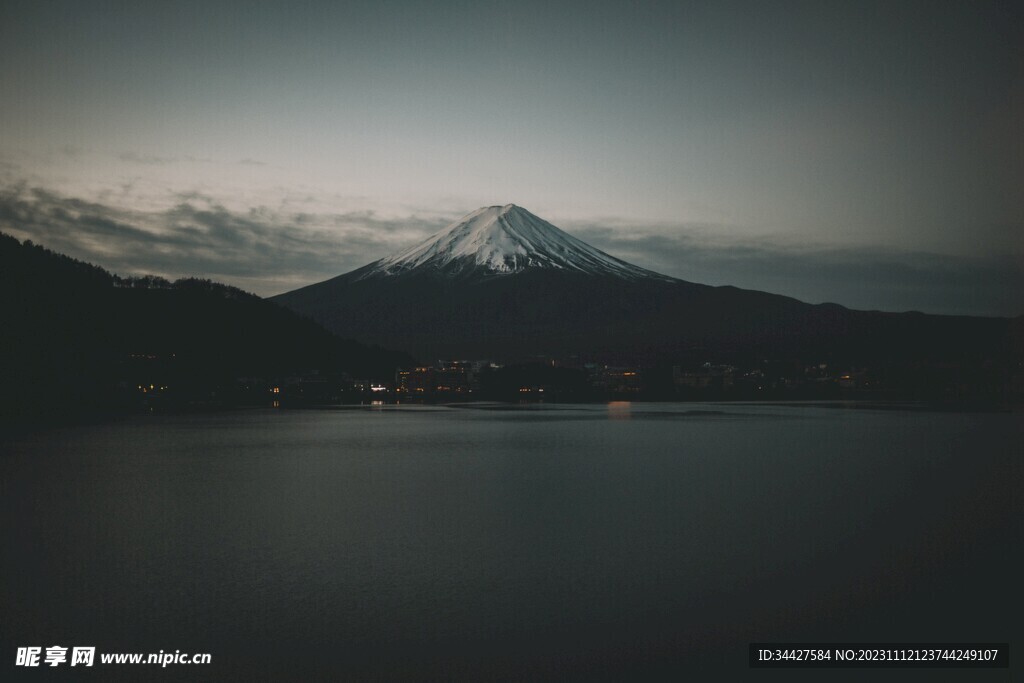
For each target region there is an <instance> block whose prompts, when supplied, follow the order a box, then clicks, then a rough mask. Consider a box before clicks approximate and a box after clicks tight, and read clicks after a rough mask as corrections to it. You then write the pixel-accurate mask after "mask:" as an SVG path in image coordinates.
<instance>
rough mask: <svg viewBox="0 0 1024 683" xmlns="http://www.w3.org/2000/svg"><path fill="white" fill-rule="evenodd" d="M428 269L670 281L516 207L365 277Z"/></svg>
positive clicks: (471, 220) (467, 223) (491, 211)
mask: <svg viewBox="0 0 1024 683" xmlns="http://www.w3.org/2000/svg"><path fill="white" fill-rule="evenodd" d="M424 268H429V269H432V270H438V271H443V272H446V273H450V274H452V275H463V274H469V273H479V274H483V275H506V274H512V273H517V272H521V271H524V270H527V269H532V268H548V269H557V270H566V271H578V272H581V273H587V274H591V275H612V276H615V277H620V278H625V279H628V280H637V279H647V278H654V279H659V280H671V279H672V278H669V277H666V276H664V275H659V274H658V273H654V272H652V271H649V270H645V269H643V268H640V267H638V266H634V265H632V264H629V263H626V262H625V261H620V260H619V259H617V258H615V257H613V256H609V255H608V254H606V253H604V252H603V251H600V250H598V249H595V248H594V247H592V246H590V245H589V244H586V243H585V242H582V241H580V240H578V239H576V238H575V237H573V236H572V235H569V234H568V233H566V232H563V231H562V230H560V229H558V228H556V227H555V226H554V225H552V224H551V223H548V222H547V221H545V220H544V219H542V218H539V217H537V216H535V215H533V214H532V213H530V212H529V211H527V210H526V209H524V208H522V207H519V206H516V205H515V204H506V205H505V206H486V207H483V208H480V209H477V210H476V211H473V212H472V213H470V214H468V215H466V216H464V217H463V218H461V219H460V220H458V221H456V222H454V223H452V224H451V225H449V226H448V227H446V228H444V229H443V230H441V232H439V233H437V234H435V235H433V236H431V237H429V238H427V240H426V241H424V242H422V243H421V244H418V245H416V246H414V247H412V248H410V249H407V250H406V251H403V252H401V253H399V254H395V255H394V256H389V257H387V258H384V259H381V260H380V261H377V262H376V263H373V264H370V266H368V267H367V269H366V272H365V274H364V275H363V276H362V277H361V278H360V279H364V278H367V277H373V276H382V275H400V274H404V273H408V272H410V271H413V270H421V269H424Z"/></svg>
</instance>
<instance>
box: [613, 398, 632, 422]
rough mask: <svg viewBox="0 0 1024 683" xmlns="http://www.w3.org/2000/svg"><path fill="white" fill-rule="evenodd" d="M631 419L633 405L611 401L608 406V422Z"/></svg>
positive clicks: (627, 402) (626, 402)
mask: <svg viewBox="0 0 1024 683" xmlns="http://www.w3.org/2000/svg"><path fill="white" fill-rule="evenodd" d="M632 417H633V404H632V403H631V402H629V401H611V402H610V403H609V404H608V419H609V420H630V419H632Z"/></svg>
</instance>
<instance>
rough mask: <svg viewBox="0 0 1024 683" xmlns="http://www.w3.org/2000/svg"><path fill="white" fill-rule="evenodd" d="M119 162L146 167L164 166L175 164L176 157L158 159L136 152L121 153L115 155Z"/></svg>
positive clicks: (151, 155)
mask: <svg viewBox="0 0 1024 683" xmlns="http://www.w3.org/2000/svg"><path fill="white" fill-rule="evenodd" d="M117 158H118V159H120V160H121V161H127V162H129V163H132V164H144V165H146V166H164V165H167V164H174V163H177V161H178V158H177V157H160V156H155V155H153V154H139V153H138V152H121V153H120V154H118V155H117Z"/></svg>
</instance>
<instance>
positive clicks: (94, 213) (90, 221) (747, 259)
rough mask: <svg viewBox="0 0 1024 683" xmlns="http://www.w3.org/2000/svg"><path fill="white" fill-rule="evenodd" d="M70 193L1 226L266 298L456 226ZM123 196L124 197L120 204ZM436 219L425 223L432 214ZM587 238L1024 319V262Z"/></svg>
mask: <svg viewBox="0 0 1024 683" xmlns="http://www.w3.org/2000/svg"><path fill="white" fill-rule="evenodd" d="M112 196H115V195H113V194H107V195H102V201H87V200H84V199H80V198H77V197H69V196H64V195H61V194H58V193H55V192H52V191H49V190H46V189H43V188H39V187H32V186H31V185H30V184H28V183H26V182H21V183H17V184H11V185H8V186H7V187H6V188H0V230H2V231H4V232H8V233H11V234H14V235H15V236H17V237H19V238H21V239H26V238H28V239H32V240H33V241H35V242H38V243H40V244H43V245H45V246H47V247H49V248H51V249H53V250H55V251H59V252H62V253H66V254H68V255H70V256H73V257H75V258H79V259H82V260H85V261H89V262H92V263H96V264H98V265H101V266H103V267H105V268H108V269H110V270H112V271H114V272H116V273H119V274H122V275H127V274H146V273H152V274H155V275H162V276H164V277H169V278H177V277H183V276H198V277H208V278H211V279H214V280H218V281H221V282H226V283H228V284H233V285H235V286H238V287H242V288H243V289H246V290H248V291H252V292H255V293H257V294H260V295H263V296H269V295H272V294H277V293H280V292H284V291H287V290H290V289H294V288H296V287H301V286H303V285H306V284H311V283H313V282H318V281H321V280H324V279H327V278H330V277H334V276H336V275H339V274H341V273H345V272H348V271H350V270H353V269H355V268H358V267H360V266H363V265H365V264H367V263H369V262H371V261H374V260H376V259H378V258H381V257H383V256H386V255H388V254H391V253H394V252H395V251H398V250H400V249H403V248H406V247H408V246H410V245H412V244H415V243H416V242H417V241H420V240H422V239H424V238H426V237H427V236H428V235H430V234H431V233H433V232H436V231H437V230H439V229H441V228H442V227H444V225H445V224H446V223H447V222H448V220H449V219H450V218H451V217H450V216H446V215H438V214H436V213H431V212H419V213H417V212H415V211H412V215H409V216H406V217H396V218H391V217H389V218H384V217H381V216H379V215H378V214H376V213H374V212H373V211H351V212H345V213H324V212H316V211H312V210H309V209H308V208H307V207H306V205H305V204H304V203H303V202H296V203H294V204H293V206H295V207H296V209H300V208H301V209H304V210H292V209H290V208H289V205H287V204H282V206H281V207H278V208H276V209H273V208H267V207H264V206H259V207H253V208H251V209H248V210H231V209H228V208H226V207H225V206H224V205H223V204H221V203H220V202H219V201H218V200H217V199H216V198H215V197H213V196H211V195H208V194H204V193H202V192H198V191H191V192H184V193H176V194H168V195H167V198H168V199H169V203H167V204H166V205H165V206H164V208H161V209H159V210H148V211H140V210H132V209H127V208H123V207H120V206H115V205H113V204H110V203H107V202H109V201H114V200H112V199H110V197H112ZM117 199H120V198H117ZM423 216H427V217H423ZM565 227H566V229H567V230H568V231H569V232H571V233H572V234H573V235H575V236H576V237H579V238H580V239H582V240H584V241H586V242H588V243H590V244H592V245H594V246H595V247H597V248H599V249H602V250H604V251H606V252H608V253H610V254H613V255H615V256H617V257H619V258H622V259H625V260H627V261H630V262H633V263H636V264H637V265H641V266H643V267H645V268H650V269H652V270H656V271H659V272H662V273H666V274H668V275H673V276H675V277H679V278H682V279H684V280H689V281H692V282H701V283H706V284H711V285H734V286H737V287H744V288H749V289H759V290H763V291H769V292H775V293H778V294H786V295H789V296H793V297H796V298H798V299H801V300H803V301H809V302H813V303H819V302H824V301H833V302H836V303H840V304H843V305H845V306H849V307H851V308H862V309H881V310H921V311H925V312H929V313H955V314H971V315H1019V314H1021V313H1024V300H1022V296H1024V295H1022V293H1024V259H1021V258H1020V257H1019V256H1016V257H1015V256H1011V255H1005V256H992V257H986V258H983V257H968V256H950V255H940V254H934V253H925V252H914V251H894V250H891V249H881V248H871V247H837V246H830V245H821V244H793V243H784V242H782V241H772V240H766V239H740V238H736V237H727V236H726V235H728V234H730V230H727V229H726V228H727V227H728V226H716V225H710V224H683V225H676V226H667V225H658V226H629V225H628V224H627V223H625V222H624V221H621V220H612V219H609V220H608V221H601V222H600V223H569V224H566V225H565Z"/></svg>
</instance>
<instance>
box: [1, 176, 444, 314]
mask: <svg viewBox="0 0 1024 683" xmlns="http://www.w3.org/2000/svg"><path fill="white" fill-rule="evenodd" d="M174 198H175V200H176V203H175V204H174V205H173V206H171V207H170V208H167V209H164V210H161V211H148V212H144V211H133V210H130V209H125V208H121V207H117V206H111V205H108V204H103V203H98V202H90V201H86V200H82V199H79V198H75V197H65V196H62V195H59V194H56V193H54V192H50V191H48V190H45V189H42V188H30V187H28V186H27V185H24V184H22V185H18V186H12V187H9V188H7V189H5V190H2V191H0V230H2V231H4V232H8V233H11V234H13V235H15V236H17V237H19V238H22V239H32V240H33V241H35V242H38V243H40V244H43V245H44V246H46V247H48V248H50V249H53V250H54V251H58V252H61V253H65V254H68V255H70V256H73V257H75V258H79V259H82V260H85V261H89V262H92V263H96V264H98V265H101V266H103V267H105V268H108V269H110V270H112V271H113V272H116V273H119V274H123V275H125V274H143V273H152V274H156V275H163V276H165V277H170V278H176V277H183V276H200V277H209V278H212V279H215V280H219V281H222V282H226V283H229V284H234V285H237V286H239V287H243V288H245V289H247V290H249V291H254V292H256V293H257V294H260V295H264V296H268V295H271V294H277V293H280V292H282V291H286V290H288V289H292V288H294V287H299V286H302V285H305V284H309V283H311V282H316V281H319V280H322V279H325V278H328V277H333V276H335V275H338V274H341V273H343V272H347V271H349V270H352V269H354V268H357V267H359V266H362V265H364V264H365V263H368V262H369V261H372V260H375V259H377V258H380V257H382V256H385V255H387V254H388V253H390V252H391V251H393V250H394V249H396V248H398V247H399V246H403V245H404V244H406V243H407V242H408V241H410V239H409V238H410V234H411V235H413V236H414V238H422V237H423V236H426V235H427V234H429V233H430V232H432V231H435V230H437V229H438V228H440V227H441V226H442V225H443V222H441V223H438V222H437V221H436V220H430V219H419V218H416V217H412V218H409V219H405V220H397V219H381V218H378V217H377V216H376V215H375V214H373V213H372V212H353V213H348V214H288V215H285V214H281V213H279V212H276V211H272V210H269V209H266V208H262V207H261V208H254V209H251V210H249V211H247V212H234V211H230V210H228V209H226V208H225V207H224V206H222V205H220V204H218V203H217V202H216V201H215V200H214V199H213V198H212V197H209V196H206V195H203V194H200V193H186V194H179V195H176V196H175V197H174ZM412 241H414V240H412Z"/></svg>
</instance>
